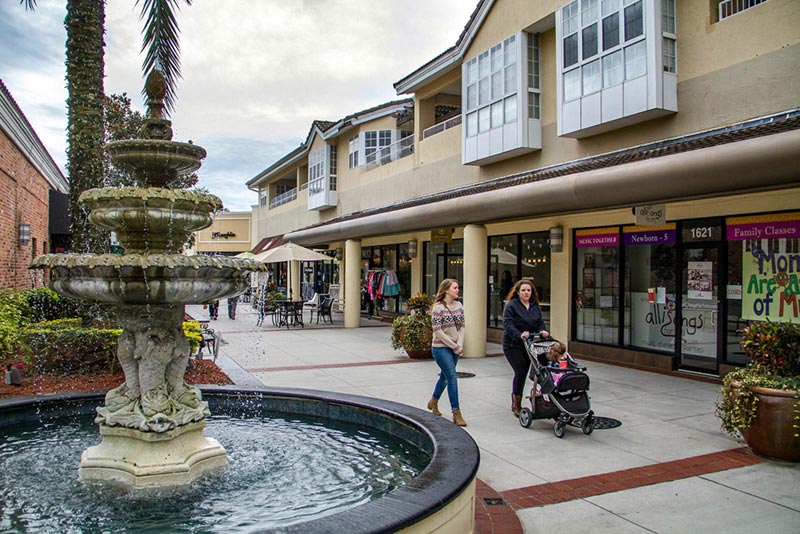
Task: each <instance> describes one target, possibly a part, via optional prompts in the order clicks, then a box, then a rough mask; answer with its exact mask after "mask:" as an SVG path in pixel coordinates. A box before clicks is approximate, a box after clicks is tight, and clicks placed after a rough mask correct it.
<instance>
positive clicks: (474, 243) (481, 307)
mask: <svg viewBox="0 0 800 534" xmlns="http://www.w3.org/2000/svg"><path fill="white" fill-rule="evenodd" d="M487 255H488V250H487V233H486V227H485V226H483V225H481V224H469V225H467V226H466V227H465V228H464V280H462V281H461V285H462V286H463V288H464V315H465V325H464V326H465V327H466V329H467V331H466V335H465V338H464V356H465V357H467V358H481V357H483V356H486V282H487V279H486V276H487V273H488V267H489V265H488V259H487Z"/></svg>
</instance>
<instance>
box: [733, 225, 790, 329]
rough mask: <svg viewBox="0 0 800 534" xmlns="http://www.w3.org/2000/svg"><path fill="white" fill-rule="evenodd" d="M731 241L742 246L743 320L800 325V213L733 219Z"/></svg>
mask: <svg viewBox="0 0 800 534" xmlns="http://www.w3.org/2000/svg"><path fill="white" fill-rule="evenodd" d="M726 223H727V227H726V235H727V237H728V241H746V243H744V246H742V286H741V298H742V318H743V319H748V320H751V321H764V320H770V321H773V322H783V323H800V298H798V295H797V294H798V293H800V281H799V280H798V278H800V252H798V247H797V240H798V239H800V212H793V213H778V214H770V215H758V216H752V217H730V218H728V219H727V221H726Z"/></svg>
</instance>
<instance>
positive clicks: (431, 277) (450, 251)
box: [422, 239, 464, 298]
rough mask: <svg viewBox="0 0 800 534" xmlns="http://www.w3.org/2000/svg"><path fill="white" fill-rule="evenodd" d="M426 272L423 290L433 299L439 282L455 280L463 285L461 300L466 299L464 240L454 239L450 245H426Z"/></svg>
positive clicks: (431, 243)
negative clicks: (449, 279)
mask: <svg viewBox="0 0 800 534" xmlns="http://www.w3.org/2000/svg"><path fill="white" fill-rule="evenodd" d="M424 267H425V272H424V273H423V277H424V282H423V287H422V290H423V291H424V292H425V293H427V294H428V295H430V296H431V297H433V296H434V295H436V290H437V289H438V287H439V282H441V281H442V280H444V279H445V278H455V279H456V280H458V281H459V282H460V283H461V287H462V290H461V298H463V297H464V290H463V286H464V240H463V239H453V240H452V241H451V242H450V243H440V242H426V243H425V263H424Z"/></svg>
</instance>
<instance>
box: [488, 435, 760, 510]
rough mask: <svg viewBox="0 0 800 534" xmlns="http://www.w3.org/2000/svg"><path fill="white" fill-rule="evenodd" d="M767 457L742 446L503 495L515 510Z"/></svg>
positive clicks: (752, 463) (618, 489) (722, 468)
mask: <svg viewBox="0 0 800 534" xmlns="http://www.w3.org/2000/svg"><path fill="white" fill-rule="evenodd" d="M765 461H766V460H764V459H763V458H759V457H758V456H755V455H754V454H753V453H752V452H750V449H748V448H747V447H743V448H740V449H731V450H727V451H722V452H715V453H711V454H703V455H700V456H692V457H690V458H684V459H682V460H673V461H671V462H662V463H658V464H653V465H647V466H644V467H634V468H632V469H624V470H622V471H614V472H611V473H604V474H601V475H592V476H587V477H582V478H573V479H570V480H561V481H558V482H549V483H547V484H538V485H536V486H528V487H526V488H517V489H513V490H507V491H503V492H501V493H500V495H501V496H502V497H503V498H504V499H505V500H506V501H507V502H508V503H509V504H510V505H511V507H512V508H513V509H514V510H519V509H522V508H531V507H536V506H545V505H548V504H556V503H560V502H566V501H572V500H575V499H585V498H587V497H594V496H595V495H602V494H604V493H613V492H615V491H623V490H629V489H634V488H641V487H643V486H649V485H651V484H660V483H662V482H671V481H673V480H680V479H683V478H689V477H694V476H699V475H705V474H708V473H717V472H719V471H726V470H728V469H734V468H737V467H745V466H748V465H755V464H760V463H762V462H765Z"/></svg>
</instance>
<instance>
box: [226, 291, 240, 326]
mask: <svg viewBox="0 0 800 534" xmlns="http://www.w3.org/2000/svg"><path fill="white" fill-rule="evenodd" d="M238 302H239V296H238V295H237V296H235V297H230V298H229V299H228V319H231V320H234V319H236V304H237V303H238Z"/></svg>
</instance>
